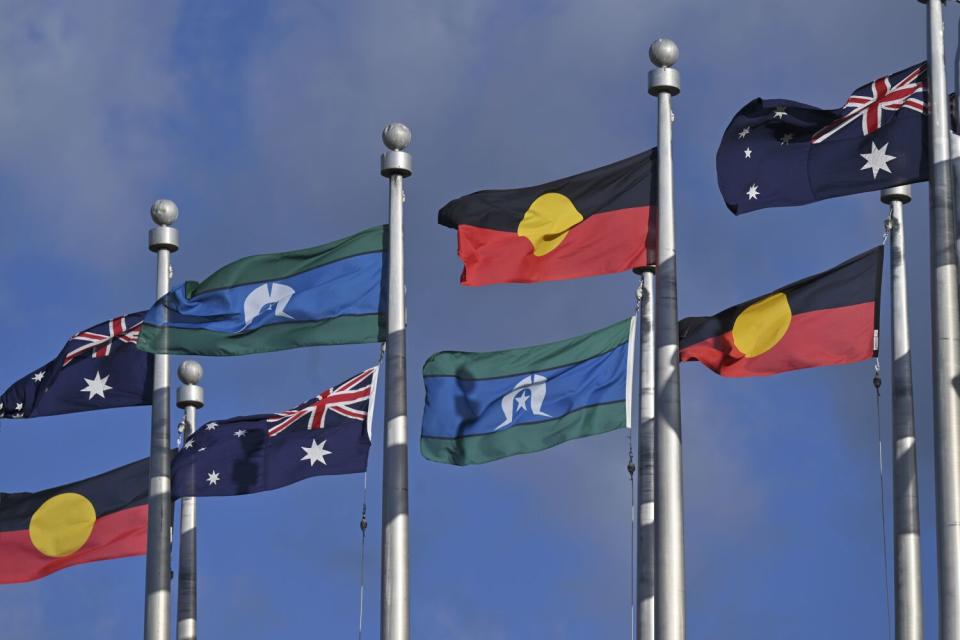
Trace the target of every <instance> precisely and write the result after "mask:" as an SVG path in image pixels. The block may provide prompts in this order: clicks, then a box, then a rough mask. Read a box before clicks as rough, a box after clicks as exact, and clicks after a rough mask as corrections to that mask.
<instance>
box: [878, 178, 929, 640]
mask: <svg viewBox="0 0 960 640" xmlns="http://www.w3.org/2000/svg"><path fill="white" fill-rule="evenodd" d="M880 200H881V201H883V202H884V203H886V204H889V205H890V218H889V219H888V220H887V231H888V233H889V234H890V325H891V327H892V331H891V334H892V341H893V451H894V456H895V458H894V465H893V531H894V547H893V562H894V579H895V582H894V585H895V586H894V597H895V601H896V630H897V632H896V638H897V640H921V639H922V638H923V600H922V598H923V593H922V584H921V581H920V505H919V502H918V499H917V494H918V491H917V451H916V435H915V431H914V423H913V366H912V364H911V356H910V321H909V316H908V314H907V267H906V261H905V259H904V240H903V205H904V204H905V203H907V202H910V186H909V185H905V186H902V187H892V188H890V189H884V190H883V191H881V192H880Z"/></svg>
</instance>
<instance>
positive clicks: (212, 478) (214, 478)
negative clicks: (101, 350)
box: [207, 471, 220, 487]
mask: <svg viewBox="0 0 960 640" xmlns="http://www.w3.org/2000/svg"><path fill="white" fill-rule="evenodd" d="M218 482H220V474H219V473H217V472H216V471H211V472H210V473H208V474H207V484H209V485H210V486H211V487H212V486H213V485H215V484H217V483H218Z"/></svg>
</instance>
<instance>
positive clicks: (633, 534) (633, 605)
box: [627, 280, 643, 640]
mask: <svg viewBox="0 0 960 640" xmlns="http://www.w3.org/2000/svg"><path fill="white" fill-rule="evenodd" d="M642 291H643V280H641V281H640V284H639V285H638V286H637V293H636V297H637V303H636V305H635V307H634V312H633V313H634V315H635V316H636V317H637V318H639V316H640V300H641V297H640V296H641V295H642ZM636 324H637V326H638V327H639V326H640V323H639V322H638V323H636ZM627 366H629V367H634V366H636V363H635V362H630V363H628V364H627ZM629 406H630V405H629V404H627V407H629ZM628 419H631V420H632V419H633V416H629V417H628ZM638 424H639V422H638ZM634 431H636V429H627V474H628V476H629V482H630V638H631V640H636V635H637V622H636V620H637V592H636V589H637V557H636V554H637V487H636V485H635V484H634V477H633V474H634V472H635V471H636V470H637V465H636V464H635V463H634V461H633V432H634Z"/></svg>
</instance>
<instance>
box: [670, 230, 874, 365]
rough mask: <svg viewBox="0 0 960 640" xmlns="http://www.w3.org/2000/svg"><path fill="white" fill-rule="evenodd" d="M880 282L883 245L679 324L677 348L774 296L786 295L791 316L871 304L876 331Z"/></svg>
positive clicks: (725, 325) (710, 333)
mask: <svg viewBox="0 0 960 640" xmlns="http://www.w3.org/2000/svg"><path fill="white" fill-rule="evenodd" d="M882 280H883V245H880V246H877V247H874V248H873V249H870V250H869V251H865V252H863V253H861V254H860V255H857V256H854V257H853V258H850V259H849V260H847V261H845V262H843V263H841V264H839V265H837V266H836V267H833V268H832V269H828V270H826V271H823V272H821V273H818V274H816V275H813V276H810V277H808V278H804V279H803V280H798V281H796V282H793V283H791V284H788V285H786V286H784V287H781V288H779V289H777V290H775V291H773V292H770V293H767V294H764V295H762V296H758V297H756V298H753V299H752V300H748V301H746V302H743V303H740V304H738V305H734V306H732V307H730V308H728V309H724V310H723V311H721V312H720V313H718V314H716V315H714V316H706V317H692V318H684V319H682V320H681V321H680V347H681V348H683V347H687V346H690V345H692V344H696V343H698V342H700V341H702V340H706V339H707V338H712V337H714V336H718V335H721V334H723V333H725V332H727V331H730V330H731V329H732V328H733V325H734V322H735V321H736V319H737V317H739V316H740V313H741V312H742V311H743V310H744V309H746V308H747V307H749V306H751V305H753V304H754V303H756V302H759V301H760V300H763V299H764V298H767V297H769V296H771V295H773V294H775V293H783V294H785V295H786V296H787V300H788V301H789V305H790V310H791V312H792V313H793V314H794V315H799V314H802V313H809V312H812V311H823V310H826V309H836V308H840V307H849V306H853V305H857V304H864V303H871V302H872V303H874V319H873V326H874V329H879V328H880V290H881V285H882Z"/></svg>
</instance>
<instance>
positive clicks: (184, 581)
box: [177, 360, 203, 640]
mask: <svg viewBox="0 0 960 640" xmlns="http://www.w3.org/2000/svg"><path fill="white" fill-rule="evenodd" d="M177 377H178V378H180V382H182V383H183V386H181V387H180V388H179V389H177V406H178V407H180V408H181V409H183V442H184V446H186V442H187V439H188V438H189V437H190V436H192V435H193V434H194V433H195V432H196V430H197V409H199V408H200V407H202V406H203V387H201V386H198V385H197V383H198V382H200V378H202V377H203V367H201V366H200V363H199V362H197V361H195V360H185V361H183V362H181V363H180V367H179V368H178V369H177ZM177 568H178V570H179V571H178V574H177V640H196V638H197V499H196V498H194V497H184V498H181V499H180V562H179V564H178V565H177Z"/></svg>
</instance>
